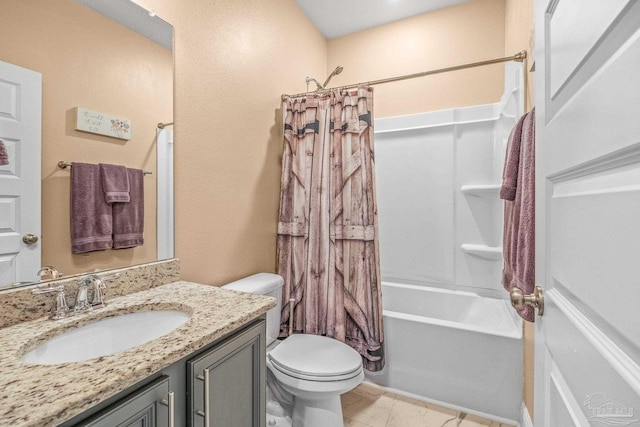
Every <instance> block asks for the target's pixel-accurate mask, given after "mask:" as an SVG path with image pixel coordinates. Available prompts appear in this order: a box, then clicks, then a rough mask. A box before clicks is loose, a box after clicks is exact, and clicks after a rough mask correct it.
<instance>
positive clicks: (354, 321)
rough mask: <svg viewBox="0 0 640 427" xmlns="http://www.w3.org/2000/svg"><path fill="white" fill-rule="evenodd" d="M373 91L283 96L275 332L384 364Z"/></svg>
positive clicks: (372, 366)
mask: <svg viewBox="0 0 640 427" xmlns="http://www.w3.org/2000/svg"><path fill="white" fill-rule="evenodd" d="M372 107H373V90H372V89H371V88H370V87H359V88H358V89H357V90H351V91H337V90H335V91H332V92H330V93H327V94H323V95H319V94H313V95H309V96H306V97H299V98H294V99H287V100H286V101H285V102H284V104H283V115H284V152H283V156H282V190H281V198H280V218H279V223H278V273H279V274H280V275H281V276H282V277H284V279H285V285H284V287H283V303H284V304H283V305H284V306H283V309H282V316H281V336H287V335H288V332H289V321H290V316H292V317H293V319H292V320H293V331H294V332H302V333H308V334H316V335H325V336H328V337H332V338H335V339H337V340H340V341H343V342H346V343H347V344H349V345H350V346H351V347H353V348H354V349H355V350H357V351H358V353H360V354H361V355H362V358H363V365H364V367H365V368H366V369H368V370H370V371H378V370H380V369H382V368H383V366H384V351H383V340H384V339H383V330H382V301H381V288H380V262H379V251H378V230H377V226H378V221H377V208H376V197H375V182H374V171H373V167H374V151H373V110H372Z"/></svg>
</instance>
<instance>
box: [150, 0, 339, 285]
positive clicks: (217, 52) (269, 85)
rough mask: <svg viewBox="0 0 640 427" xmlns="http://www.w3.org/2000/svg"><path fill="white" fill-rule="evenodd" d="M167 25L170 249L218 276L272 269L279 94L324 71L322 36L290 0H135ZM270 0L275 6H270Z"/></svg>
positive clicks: (204, 276) (197, 274)
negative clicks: (170, 33) (172, 201)
mask: <svg viewBox="0 0 640 427" xmlns="http://www.w3.org/2000/svg"><path fill="white" fill-rule="evenodd" d="M140 3H141V4H142V5H144V6H145V7H147V8H148V9H153V10H155V11H156V12H157V13H158V15H159V16H161V17H163V18H164V19H166V20H167V21H168V22H170V23H171V24H173V25H174V28H175V122H176V124H175V127H174V130H175V145H174V149H175V191H176V193H175V194H176V256H177V257H178V258H180V261H181V269H182V276H183V277H184V278H185V279H187V280H192V281H196V282H201V283H206V284H216V285H220V284H224V283H225V282H228V281H230V280H233V279H237V278H240V277H242V276H245V275H248V274H251V273H255V272H258V271H271V272H273V271H275V263H276V255H275V248H276V227H277V218H278V197H279V191H280V157H281V153H282V133H281V127H282V119H281V117H280V116H281V111H280V95H281V94H282V93H283V92H285V93H292V92H300V91H304V90H305V89H306V85H305V82H304V78H305V76H307V75H322V74H324V72H325V70H326V68H327V65H326V58H327V42H326V40H325V39H324V37H322V35H321V34H320V33H319V32H318V31H317V30H316V29H315V27H314V26H313V25H312V24H311V23H310V21H309V20H308V19H307V18H306V17H305V16H304V14H303V13H302V12H301V11H300V10H299V9H298V7H297V6H296V5H295V3H294V2H293V0H279V1H277V2H268V1H263V0H243V1H241V2H238V1H234V0H219V1H211V0H189V1H181V2H176V1H173V0H140ZM276 3H277V5H276Z"/></svg>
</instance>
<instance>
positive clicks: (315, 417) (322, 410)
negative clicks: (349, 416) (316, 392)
mask: <svg viewBox="0 0 640 427" xmlns="http://www.w3.org/2000/svg"><path fill="white" fill-rule="evenodd" d="M293 427H344V421H343V419H342V404H341V402H340V395H337V396H334V397H333V398H329V399H313V400H311V399H304V398H302V397H299V396H295V398H294V403H293Z"/></svg>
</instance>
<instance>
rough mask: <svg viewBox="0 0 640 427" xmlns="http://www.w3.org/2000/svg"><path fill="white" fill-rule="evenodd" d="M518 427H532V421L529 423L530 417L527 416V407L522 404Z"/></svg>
mask: <svg viewBox="0 0 640 427" xmlns="http://www.w3.org/2000/svg"><path fill="white" fill-rule="evenodd" d="M518 424H519V427H533V421H531V417H530V416H529V410H528V409H527V405H525V404H524V402H522V406H521V409H520V423H518Z"/></svg>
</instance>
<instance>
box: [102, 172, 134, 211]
mask: <svg viewBox="0 0 640 427" xmlns="http://www.w3.org/2000/svg"><path fill="white" fill-rule="evenodd" d="M100 176H101V178H102V189H103V190H104V196H105V200H106V201H107V203H116V202H118V203H126V202H129V201H130V200H131V197H130V195H129V190H130V186H129V174H128V173H127V168H126V167H124V166H119V165H110V164H107V163H100Z"/></svg>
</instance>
